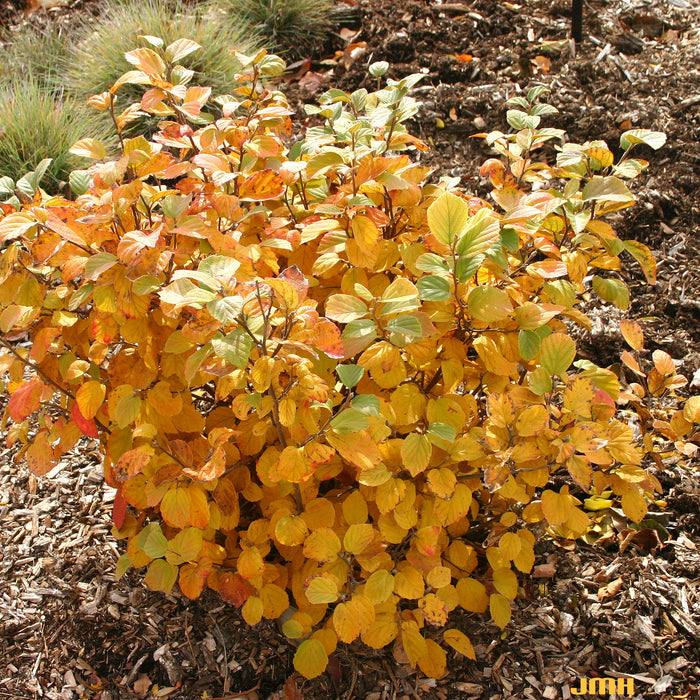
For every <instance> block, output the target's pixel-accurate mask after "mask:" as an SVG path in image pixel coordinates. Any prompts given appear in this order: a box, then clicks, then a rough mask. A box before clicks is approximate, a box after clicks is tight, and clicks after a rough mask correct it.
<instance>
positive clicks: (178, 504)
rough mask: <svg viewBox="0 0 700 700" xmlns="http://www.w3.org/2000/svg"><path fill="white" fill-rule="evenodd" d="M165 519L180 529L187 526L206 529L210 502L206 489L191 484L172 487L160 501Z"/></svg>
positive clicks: (161, 511) (161, 512)
mask: <svg viewBox="0 0 700 700" xmlns="http://www.w3.org/2000/svg"><path fill="white" fill-rule="evenodd" d="M160 514H161V516H162V517H163V520H165V522H166V523H167V524H168V525H170V526H171V527H175V528H177V529H179V530H181V529H183V528H186V527H198V528H200V529H202V530H203V529H204V528H206V527H207V526H208V525H209V517H210V513H209V504H208V502H207V497H206V494H205V493H204V491H202V490H201V489H200V488H198V487H196V486H194V485H190V486H175V487H171V488H170V489H169V490H168V492H167V493H166V494H165V496H163V500H162V501H161V503H160Z"/></svg>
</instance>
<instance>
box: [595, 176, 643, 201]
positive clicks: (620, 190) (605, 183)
mask: <svg viewBox="0 0 700 700" xmlns="http://www.w3.org/2000/svg"><path fill="white" fill-rule="evenodd" d="M591 200H600V201H603V202H634V201H635V199H634V195H633V194H632V193H631V192H630V191H629V189H628V188H627V185H625V183H624V182H623V181H622V180H620V178H618V177H613V176H612V175H611V176H609V177H602V176H600V175H596V176H595V177H593V178H591V179H590V180H589V181H588V182H587V183H586V185H585V186H584V188H583V201H584V202H589V201H591Z"/></svg>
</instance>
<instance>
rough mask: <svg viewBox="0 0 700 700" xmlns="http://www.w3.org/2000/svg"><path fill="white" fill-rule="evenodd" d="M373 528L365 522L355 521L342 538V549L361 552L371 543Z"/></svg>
mask: <svg viewBox="0 0 700 700" xmlns="http://www.w3.org/2000/svg"><path fill="white" fill-rule="evenodd" d="M375 533H376V531H375V529H374V528H373V527H372V526H371V525H369V524H367V523H355V524H353V525H351V526H350V527H349V528H348V530H347V532H346V533H345V537H344V538H343V549H344V550H345V551H346V552H350V553H351V554H355V555H357V554H361V553H362V552H364V550H365V549H367V547H369V546H370V544H372V542H373V541H374V536H375Z"/></svg>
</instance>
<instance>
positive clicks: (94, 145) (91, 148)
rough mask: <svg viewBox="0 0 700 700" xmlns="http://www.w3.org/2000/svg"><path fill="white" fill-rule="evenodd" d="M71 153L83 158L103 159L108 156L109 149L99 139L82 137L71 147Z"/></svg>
mask: <svg viewBox="0 0 700 700" xmlns="http://www.w3.org/2000/svg"><path fill="white" fill-rule="evenodd" d="M69 153H73V154H75V155H76V156H81V157H82V158H92V159H93V160H102V159H103V158H106V157H107V149H106V148H105V146H104V144H103V143H102V142H101V141H98V140H97V139H81V140H80V141H78V142H77V143H75V144H74V145H73V146H71V147H70V149H69Z"/></svg>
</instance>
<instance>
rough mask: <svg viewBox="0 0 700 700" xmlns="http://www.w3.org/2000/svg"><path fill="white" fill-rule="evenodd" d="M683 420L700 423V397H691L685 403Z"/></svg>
mask: <svg viewBox="0 0 700 700" xmlns="http://www.w3.org/2000/svg"><path fill="white" fill-rule="evenodd" d="M683 418H685V419H686V420H687V421H688V422H689V423H700V396H691V397H690V398H689V399H688V400H687V401H686V402H685V405H684V406H683Z"/></svg>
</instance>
